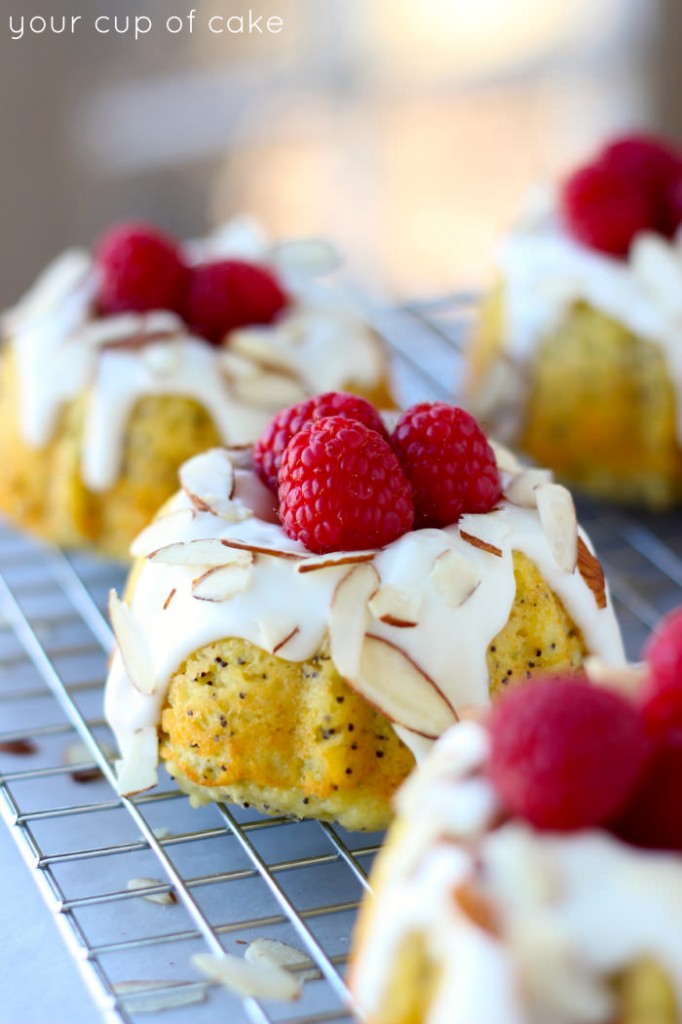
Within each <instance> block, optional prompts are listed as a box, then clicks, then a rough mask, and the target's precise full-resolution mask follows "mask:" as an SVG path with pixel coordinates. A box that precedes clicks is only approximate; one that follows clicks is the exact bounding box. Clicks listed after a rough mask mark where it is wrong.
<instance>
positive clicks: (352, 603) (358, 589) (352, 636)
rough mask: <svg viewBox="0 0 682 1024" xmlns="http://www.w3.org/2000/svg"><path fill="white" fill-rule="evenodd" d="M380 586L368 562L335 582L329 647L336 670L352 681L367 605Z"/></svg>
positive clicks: (358, 661)
mask: <svg viewBox="0 0 682 1024" xmlns="http://www.w3.org/2000/svg"><path fill="white" fill-rule="evenodd" d="M380 583H381V578H380V576H379V573H378V572H377V571H376V569H375V568H374V566H373V565H371V564H369V563H365V564H360V565H355V566H353V568H352V569H350V570H349V571H348V572H347V573H346V575H345V576H344V577H343V579H341V580H340V581H339V583H337V585H336V589H335V591H334V595H333V597H332V601H331V606H330V608H329V648H330V652H331V656H332V661H333V662H334V664H335V666H336V669H337V671H338V672H339V674H340V675H342V676H344V677H345V678H346V679H352V678H354V677H355V676H356V675H357V673H358V670H359V667H360V655H361V652H362V645H363V638H364V635H365V629H366V627H367V620H368V609H367V602H368V601H369V599H370V598H371V596H372V594H373V593H374V592H375V591H376V590H377V589H378V587H379V585H380Z"/></svg>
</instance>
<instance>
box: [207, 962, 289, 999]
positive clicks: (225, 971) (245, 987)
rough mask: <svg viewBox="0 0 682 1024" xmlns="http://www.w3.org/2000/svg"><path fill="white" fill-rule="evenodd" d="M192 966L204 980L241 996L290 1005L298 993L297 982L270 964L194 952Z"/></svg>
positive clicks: (284, 971)
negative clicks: (208, 980) (223, 986)
mask: <svg viewBox="0 0 682 1024" xmlns="http://www.w3.org/2000/svg"><path fill="white" fill-rule="evenodd" d="M192 963H193V964H194V966H195V967H196V968H197V970H198V971H200V972H201V973H202V974H203V975H205V977H207V978H209V979H210V980H211V981H214V982H216V983H217V984H218V985H225V987H226V988H229V989H231V990H232V991H233V992H236V993H237V994H238V995H240V996H247V997H248V996H253V997H254V998H257V999H281V1000H283V1001H285V1002H293V1001H294V1000H296V999H298V998H299V996H300V994H301V983H300V981H299V979H298V978H297V977H295V976H294V975H293V974H291V972H290V971H286V970H284V968H283V967H277V966H275V965H274V964H271V963H262V962H261V963H252V962H250V961H248V960H242V959H241V958H240V957H237V956H230V954H229V953H224V954H223V955H222V956H213V954H211V953H195V954H194V956H193V957H192Z"/></svg>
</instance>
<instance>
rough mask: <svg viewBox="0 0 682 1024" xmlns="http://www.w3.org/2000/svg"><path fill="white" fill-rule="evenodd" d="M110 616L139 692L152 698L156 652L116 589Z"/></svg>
mask: <svg viewBox="0 0 682 1024" xmlns="http://www.w3.org/2000/svg"><path fill="white" fill-rule="evenodd" d="M109 615H110V618H111V625H112V626H113V628H114V635H115V636H116V642H117V644H118V649H119V651H120V652H121V658H122V659H123V665H124V667H125V670H126V672H127V673H128V679H129V680H130V682H131V683H132V685H133V686H134V687H135V689H136V690H138V691H139V692H140V693H143V694H145V695H146V696H150V695H151V694H152V693H154V692H155V690H156V676H155V673H154V662H153V659H152V652H151V650H150V647H149V643H148V641H147V637H146V636H145V634H144V632H143V631H142V628H141V626H140V625H139V623H138V622H137V620H136V619H135V618H134V616H133V614H132V612H131V611H130V608H129V607H128V605H127V604H126V603H125V601H121V599H120V598H119V596H118V594H117V593H116V591H115V590H110V591H109Z"/></svg>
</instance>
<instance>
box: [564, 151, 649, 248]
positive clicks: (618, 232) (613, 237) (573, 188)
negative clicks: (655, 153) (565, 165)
mask: <svg viewBox="0 0 682 1024" xmlns="http://www.w3.org/2000/svg"><path fill="white" fill-rule="evenodd" d="M561 210H562V214H563V217H564V220H565V222H566V226H567V228H568V230H569V231H570V232H571V234H572V235H573V236H574V237H575V238H577V239H578V241H579V242H582V243H583V244H584V245H587V246H589V247H590V248H591V249H598V250H599V251H600V252H605V253H609V254H610V255H612V256H626V255H627V252H628V249H629V248H630V243H631V242H632V239H633V238H634V237H635V235H636V234H638V232H640V231H643V230H644V229H645V228H647V227H648V226H649V225H650V222H651V219H652V210H651V202H650V197H649V195H648V194H647V193H646V191H645V190H644V189H642V188H641V186H640V184H639V183H638V182H637V181H636V180H634V179H630V178H628V177H624V176H622V175H621V174H620V173H619V172H618V171H617V170H615V169H613V168H612V167H609V166H608V165H607V164H601V163H599V164H591V165H590V166H588V167H584V168H582V169H581V170H579V171H576V172H575V174H572V175H571V177H570V178H569V179H568V180H567V181H566V182H565V183H564V186H563V189H562V191H561Z"/></svg>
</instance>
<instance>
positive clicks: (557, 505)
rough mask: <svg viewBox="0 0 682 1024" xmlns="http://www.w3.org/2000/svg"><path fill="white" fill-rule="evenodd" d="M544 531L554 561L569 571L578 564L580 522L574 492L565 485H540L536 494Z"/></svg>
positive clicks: (573, 569) (573, 570)
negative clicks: (573, 496) (574, 502)
mask: <svg viewBox="0 0 682 1024" xmlns="http://www.w3.org/2000/svg"><path fill="white" fill-rule="evenodd" d="M535 494H536V497H537V503H538V514H539V516H540V522H541V524H542V529H543V530H544V532H545V536H546V537H547V540H548V541H549V546H550V549H551V551H552V555H553V557H554V561H555V562H556V564H557V565H558V566H559V568H560V569H563V570H564V571H565V572H570V573H572V572H575V567H576V565H577V562H578V520H577V518H576V514H575V505H574V504H573V498H572V496H571V492H570V491H568V490H567V489H566V488H565V487H562V485H561V484H540V486H539V487H537V488H536V491H535Z"/></svg>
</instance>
